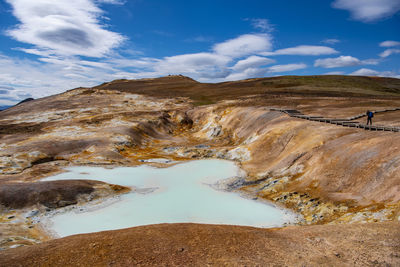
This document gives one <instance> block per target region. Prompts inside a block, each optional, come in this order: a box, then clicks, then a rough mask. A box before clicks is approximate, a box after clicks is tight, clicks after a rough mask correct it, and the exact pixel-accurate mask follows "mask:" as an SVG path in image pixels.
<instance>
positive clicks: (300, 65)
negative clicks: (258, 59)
mask: <svg viewBox="0 0 400 267" xmlns="http://www.w3.org/2000/svg"><path fill="white" fill-rule="evenodd" d="M305 68H307V65H306V64H304V63H296V64H285V65H275V66H271V67H269V68H268V70H269V72H287V71H294V70H300V69H305Z"/></svg>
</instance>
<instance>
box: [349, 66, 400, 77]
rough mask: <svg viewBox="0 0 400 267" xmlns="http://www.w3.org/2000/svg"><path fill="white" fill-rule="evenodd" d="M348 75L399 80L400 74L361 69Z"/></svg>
mask: <svg viewBox="0 0 400 267" xmlns="http://www.w3.org/2000/svg"><path fill="white" fill-rule="evenodd" d="M350 75H355V76H379V77H394V78H400V74H398V73H395V72H393V71H377V70H372V69H366V68H362V69H359V70H357V71H355V72H352V73H350Z"/></svg>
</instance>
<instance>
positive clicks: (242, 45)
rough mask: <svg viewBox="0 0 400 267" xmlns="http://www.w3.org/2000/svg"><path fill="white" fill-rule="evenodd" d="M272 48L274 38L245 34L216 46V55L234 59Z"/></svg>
mask: <svg viewBox="0 0 400 267" xmlns="http://www.w3.org/2000/svg"><path fill="white" fill-rule="evenodd" d="M271 48H272V36H271V35H269V34H267V33H263V34H244V35H241V36H239V37H237V38H234V39H230V40H227V41H225V42H222V43H219V44H216V45H214V47H213V50H214V52H215V53H217V54H220V55H225V56H229V57H233V58H239V57H243V56H248V55H251V54H255V53H260V52H263V51H269V50H271Z"/></svg>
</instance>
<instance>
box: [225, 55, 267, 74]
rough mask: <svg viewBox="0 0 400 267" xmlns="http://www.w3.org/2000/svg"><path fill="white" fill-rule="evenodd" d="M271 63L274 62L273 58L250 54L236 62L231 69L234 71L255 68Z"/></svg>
mask: <svg viewBox="0 0 400 267" xmlns="http://www.w3.org/2000/svg"><path fill="white" fill-rule="evenodd" d="M272 63H275V60H273V59H270V58H266V57H259V56H250V57H248V58H246V59H242V60H239V61H238V62H236V64H235V65H234V66H233V67H232V69H233V70H235V71H242V70H245V69H248V68H257V67H261V66H265V65H268V64H272Z"/></svg>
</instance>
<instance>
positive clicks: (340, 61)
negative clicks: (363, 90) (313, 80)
mask: <svg viewBox="0 0 400 267" xmlns="http://www.w3.org/2000/svg"><path fill="white" fill-rule="evenodd" d="M360 64H361V61H360V60H359V59H358V58H355V57H352V56H340V57H337V58H324V59H317V60H315V63H314V67H323V68H338V67H349V66H357V65H360Z"/></svg>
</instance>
